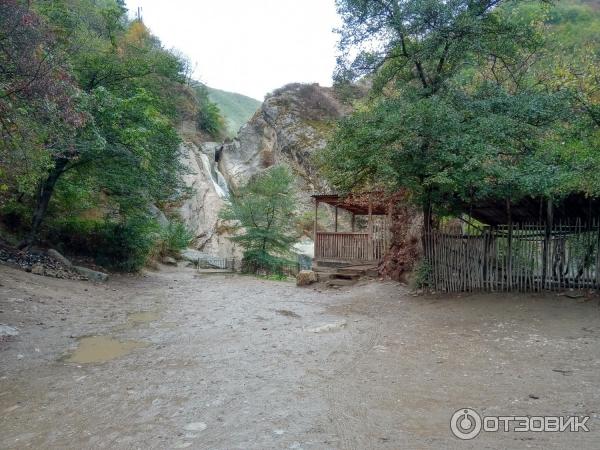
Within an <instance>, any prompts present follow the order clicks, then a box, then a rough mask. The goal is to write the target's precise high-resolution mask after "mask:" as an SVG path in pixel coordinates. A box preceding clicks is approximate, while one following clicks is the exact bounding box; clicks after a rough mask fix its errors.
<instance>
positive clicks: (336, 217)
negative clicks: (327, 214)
mask: <svg viewBox="0 0 600 450" xmlns="http://www.w3.org/2000/svg"><path fill="white" fill-rule="evenodd" d="M337 231H338V207H337V205H335V232H336V233H337Z"/></svg>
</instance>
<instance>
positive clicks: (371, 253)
mask: <svg viewBox="0 0 600 450" xmlns="http://www.w3.org/2000/svg"><path fill="white" fill-rule="evenodd" d="M368 233H369V243H368V246H367V248H368V252H369V256H368V257H369V259H371V260H373V259H374V245H373V204H372V203H371V194H369V226H368Z"/></svg>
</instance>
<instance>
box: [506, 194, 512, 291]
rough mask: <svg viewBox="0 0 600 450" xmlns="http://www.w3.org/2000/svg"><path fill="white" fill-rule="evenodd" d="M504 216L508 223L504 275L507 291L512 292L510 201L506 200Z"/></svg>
mask: <svg viewBox="0 0 600 450" xmlns="http://www.w3.org/2000/svg"><path fill="white" fill-rule="evenodd" d="M506 216H507V219H508V220H507V222H508V249H507V252H506V253H507V255H506V259H507V261H506V273H507V277H508V278H507V290H508V291H511V290H512V279H513V273H512V238H513V222H512V211H511V209H510V199H506Z"/></svg>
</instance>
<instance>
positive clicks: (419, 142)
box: [319, 0, 600, 221]
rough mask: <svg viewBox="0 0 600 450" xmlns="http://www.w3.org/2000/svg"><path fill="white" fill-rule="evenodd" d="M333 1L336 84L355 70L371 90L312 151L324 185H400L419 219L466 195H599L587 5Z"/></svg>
mask: <svg viewBox="0 0 600 450" xmlns="http://www.w3.org/2000/svg"><path fill="white" fill-rule="evenodd" d="M561 3H563V2H561ZM337 6H338V10H339V12H340V14H341V15H342V18H343V27H342V29H341V50H342V54H341V56H340V59H339V61H338V69H337V72H336V77H337V79H338V82H344V81H347V80H353V79H356V78H360V77H364V76H366V77H368V78H369V79H370V81H371V83H372V92H371V96H370V98H369V99H368V100H367V101H366V102H363V103H362V104H360V105H357V112H356V113H355V114H353V115H352V116H350V117H348V118H347V119H345V120H342V121H341V123H340V124H339V126H338V128H337V131H336V133H335V134H334V136H333V137H332V139H331V140H330V143H329V145H328V147H327V148H326V150H325V151H324V152H323V153H322V154H321V155H320V157H319V160H320V164H321V166H322V169H323V172H324V173H325V175H326V176H327V177H328V178H329V179H330V181H331V182H332V184H333V185H334V186H335V187H336V188H338V189H341V190H352V189H360V188H364V187H373V186H375V185H379V186H382V185H383V187H386V188H388V189H390V190H396V189H400V188H408V190H409V191H410V192H411V194H412V198H413V199H414V201H415V202H417V203H419V204H421V205H422V207H423V210H424V213H425V216H426V221H429V220H430V215H431V213H432V211H434V210H435V211H437V212H440V213H446V212H452V211H453V210H456V209H457V207H458V205H461V204H465V203H468V202H473V201H475V200H477V199H484V198H487V199H489V198H496V199H506V200H509V201H510V200H518V199H519V198H522V197H523V196H527V195H541V196H546V197H549V198H556V197H560V196H562V195H566V194H567V193H569V192H572V191H578V192H579V191H583V192H586V193H588V194H594V193H595V192H597V188H596V187H594V186H597V183H595V182H590V181H591V180H590V173H591V172H592V171H593V172H598V170H597V168H598V167H599V165H598V164H599V163H600V161H599V160H598V157H597V156H596V155H597V154H598V151H597V150H598V123H597V122H594V120H595V118H597V116H596V114H597V89H598V87H599V86H600V85H599V84H598V80H599V78H598V77H597V76H596V74H597V61H598V49H599V47H598V34H597V30H598V25H599V24H600V17H599V16H598V12H597V11H596V10H593V9H591V8H590V7H588V6H585V5H580V4H577V3H575V4H574V3H570V4H569V5H564V4H562V5H561V6H560V7H558V8H555V7H554V6H553V5H552V4H550V3H546V2H541V1H511V0H476V1H473V0H451V1H444V2H441V1H437V0H431V1H429V0H428V1H420V0H402V1H399V0H381V1H364V0H338V1H337ZM574 21H581V22H586V24H587V25H588V26H589V29H590V32H589V33H586V31H585V29H581V28H579V27H577V26H575V25H574V24H573V22H574Z"/></svg>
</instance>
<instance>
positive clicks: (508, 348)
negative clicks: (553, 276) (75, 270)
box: [0, 266, 600, 450]
mask: <svg viewBox="0 0 600 450" xmlns="http://www.w3.org/2000/svg"><path fill="white" fill-rule="evenodd" d="M0 283H1V284H2V286H0V323H1V324H5V325H9V326H12V327H16V328H17V329H18V331H19V335H18V336H15V337H12V338H9V339H8V340H6V339H5V340H4V342H0V358H1V359H0V447H1V448H6V449H22V448H36V449H41V448H61V449H66V448H73V449H76V448H77V449H92V448H94V449H97V448H122V449H135V448H140V449H142V448H143V449H155V448H156V449H167V448H192V449H196V448H197V449H296V450H298V449H306V450H308V449H357V450H363V449H394V450H395V449H401V448H411V449H412V448H435V449H439V448H515V449H517V448H518V449H521V448H540V449H541V448H545V449H548V448H581V449H583V448H598V446H599V444H598V443H599V442H600V421H599V418H600V345H599V344H600V307H599V306H598V300H597V299H594V300H590V301H584V300H583V299H579V300H577V299H570V298H567V297H565V296H557V295H554V294H553V295H546V296H533V295H532V296H500V295H484V296H475V295H471V296H462V297H452V298H448V297H414V296H412V295H411V294H410V293H409V292H408V291H407V290H406V289H405V288H403V287H401V286H400V285H398V284H395V283H391V282H371V283H365V284H359V285H357V286H354V287H352V288H349V289H347V290H343V291H323V292H319V291H318V290H315V289H313V288H296V287H295V285H294V284H292V283H287V282H273V281H267V280H260V279H256V278H252V277H245V276H224V275H200V276H196V273H195V272H194V271H193V270H191V269H175V268H170V269H167V268H165V269H164V270H163V271H161V272H157V273H149V274H146V275H145V276H135V277H134V276H123V277H113V278H112V279H111V280H110V281H109V282H108V283H107V284H103V285H94V284H91V283H88V282H83V281H69V280H58V279H53V278H46V277H41V276H36V275H31V274H28V273H25V272H21V271H18V270H14V269H11V268H7V267H3V266H0ZM462 407H472V408H474V409H476V410H477V411H479V412H480V413H482V414H485V415H536V416H537V415H589V416H591V418H590V420H589V421H588V423H587V425H588V427H589V429H590V432H587V433H586V432H578V433H533V432H530V433H518V432H514V431H509V432H496V433H489V432H488V433H483V432H482V433H481V434H480V435H479V436H478V437H477V438H475V439H474V440H472V441H461V440H458V439H457V438H455V437H453V436H452V434H451V433H450V427H449V421H450V417H451V416H452V414H453V413H454V411H456V410H457V409H459V408H462Z"/></svg>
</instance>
